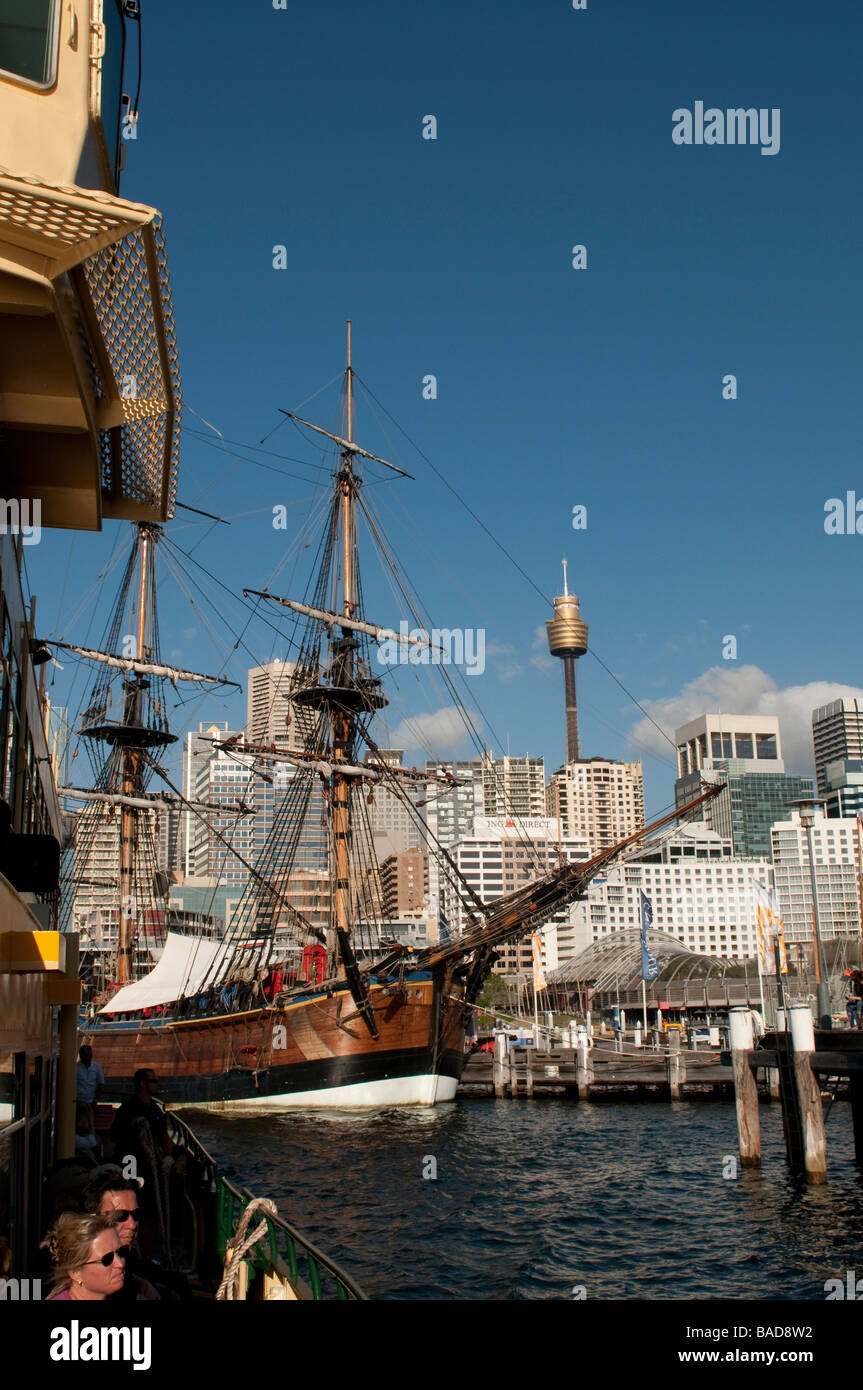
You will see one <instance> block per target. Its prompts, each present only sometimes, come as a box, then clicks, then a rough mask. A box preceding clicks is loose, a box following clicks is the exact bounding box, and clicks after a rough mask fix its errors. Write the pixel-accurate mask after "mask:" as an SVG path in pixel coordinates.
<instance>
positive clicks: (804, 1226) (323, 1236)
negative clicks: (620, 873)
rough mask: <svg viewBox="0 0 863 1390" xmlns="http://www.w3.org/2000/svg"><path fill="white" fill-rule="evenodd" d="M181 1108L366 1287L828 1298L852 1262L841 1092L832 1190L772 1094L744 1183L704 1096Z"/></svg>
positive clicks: (726, 1107)
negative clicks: (787, 1155) (430, 1106)
mask: <svg viewBox="0 0 863 1390" xmlns="http://www.w3.org/2000/svg"><path fill="white" fill-rule="evenodd" d="M183 1113H184V1116H185V1118H186V1119H187V1120H188V1122H189V1123H190V1124H191V1125H192V1127H193V1128H194V1130H195V1132H196V1134H197V1135H198V1137H199V1138H200V1139H201V1141H202V1142H203V1143H204V1144H205V1145H206V1147H207V1148H208V1149H209V1150H210V1152H211V1153H212V1154H213V1156H214V1157H215V1158H216V1159H217V1160H218V1161H219V1162H220V1163H223V1164H225V1165H226V1167H227V1168H228V1170H230V1169H231V1168H235V1169H236V1173H237V1176H238V1177H240V1175H241V1182H242V1183H243V1184H247V1185H248V1186H249V1187H250V1188H251V1189H252V1190H253V1191H254V1192H255V1193H258V1194H261V1195H266V1196H269V1197H271V1198H272V1199H273V1200H274V1201H275V1202H276V1203H277V1205H278V1207H279V1210H280V1212H281V1213H282V1214H283V1215H284V1216H285V1217H286V1218H287V1219H288V1220H289V1221H292V1222H293V1223H294V1224H295V1225H296V1226H298V1227H299V1228H300V1230H302V1231H303V1232H304V1233H305V1234H307V1235H309V1236H310V1237H311V1238H312V1239H313V1240H315V1241H316V1242H318V1243H319V1244H320V1245H321V1247H322V1248H323V1249H325V1250H327V1251H328V1252H329V1253H331V1254H332V1255H333V1256H334V1257H335V1258H336V1259H337V1260H338V1261H339V1262H340V1263H341V1264H342V1265H343V1266H344V1267H345V1269H347V1270H349V1271H350V1272H351V1274H352V1275H353V1276H354V1277H355V1278H356V1279H357V1280H358V1281H359V1282H360V1284H361V1285H362V1286H363V1288H364V1289H365V1290H366V1292H367V1293H368V1294H369V1296H370V1297H372V1298H381V1299H411V1300H413V1299H417V1300H421V1299H468V1300H469V1299H545V1300H548V1299H552V1300H560V1299H572V1298H574V1297H586V1298H587V1299H589V1300H612V1299H616V1300H624V1299H639V1300H643V1299H684V1298H695V1299H751V1300H760V1299H783V1300H787V1299H792V1300H796V1299H810V1300H821V1301H823V1300H824V1298H825V1290H824V1284H825V1281H826V1280H827V1279H830V1278H835V1277H839V1278H841V1279H843V1280H844V1278H845V1273H846V1271H847V1270H849V1269H854V1268H855V1262H856V1266H857V1267H858V1268H859V1270H860V1272H861V1273H863V1173H861V1171H860V1170H859V1169H858V1168H857V1167H856V1166H855V1163H854V1151H853V1141H852V1134H851V1114H850V1107H849V1106H848V1105H846V1104H842V1103H839V1102H836V1103H835V1104H834V1105H833V1106H832V1109H831V1113H830V1115H829V1119H828V1123H827V1138H828V1163H829V1182H828V1184H827V1185H826V1186H823V1187H807V1185H806V1184H805V1183H804V1182H803V1181H801V1180H797V1179H794V1178H792V1177H791V1176H790V1175H789V1173H788V1171H787V1169H786V1167H785V1163H784V1148H783V1140H782V1121H781V1113H780V1108H779V1106H778V1104H773V1105H770V1106H765V1105H762V1107H761V1123H762V1137H763V1163H762V1167H761V1169H760V1170H755V1171H747V1172H742V1171H741V1172H739V1173H738V1176H737V1177H736V1178H734V1177H730V1176H723V1174H724V1173H730V1172H732V1171H733V1159H734V1155H735V1154H736V1126H735V1117H734V1106H733V1103H729V1102H717V1101H714V1100H711V1101H707V1100H705V1101H703V1102H699V1101H687V1102H680V1103H677V1104H673V1105H669V1104H659V1103H638V1102H630V1101H621V1100H614V1101H606V1102H602V1101H600V1102H592V1103H590V1104H582V1105H578V1104H575V1103H572V1102H570V1101H566V1100H555V1099H551V1098H549V1099H542V1100H515V1101H511V1100H495V1101H492V1100H484V1099H464V1100H461V1099H460V1100H458V1101H456V1102H455V1103H454V1104H452V1105H448V1106H442V1107H438V1108H436V1109H434V1110H420V1109H391V1110H384V1111H378V1112H374V1113H359V1112H353V1113H352V1112H346V1111H345V1112H336V1113H331V1114H323V1113H317V1114H316V1113H302V1114H288V1115H283V1116H273V1115H260V1114H257V1113H254V1112H246V1113H245V1114H243V1115H237V1114H230V1115H229V1114H215V1113H211V1112H205V1111H184V1112H183ZM430 1160H434V1163H431V1162H430ZM729 1160H731V1161H729ZM435 1166H436V1171H437V1177H436V1178H434V1177H431V1176H428V1177H424V1176H423V1174H424V1172H425V1173H429V1174H430V1173H433V1172H434V1171H435ZM228 1175H229V1176H230V1171H229V1174H228ZM235 1180H236V1179H235ZM582 1289H583V1293H582V1292H581V1290H582Z"/></svg>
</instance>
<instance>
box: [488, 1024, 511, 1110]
mask: <svg viewBox="0 0 863 1390" xmlns="http://www.w3.org/2000/svg"><path fill="white" fill-rule="evenodd" d="M508 1081H509V1053H508V1052H507V1040H506V1034H505V1033H495V1035H494V1063H493V1065H492V1084H493V1086H494V1093H495V1095H496V1096H497V1097H499V1098H500V1097H502V1096H505V1095H506V1087H507V1082H508Z"/></svg>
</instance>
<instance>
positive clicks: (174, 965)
mask: <svg viewBox="0 0 863 1390" xmlns="http://www.w3.org/2000/svg"><path fill="white" fill-rule="evenodd" d="M220 952H221V954H222V955H223V957H224V960H223V962H222V965H221V967H220V968H218V969H217V970H215V971H214V972H213V974H212V975H211V967H212V966H213V962H214V961H215V960H216V958H217V956H218V955H219V954H220ZM230 959H231V953H230V952H227V951H226V950H225V943H224V942H223V941H211V940H209V939H207V938H205V937H201V936H183V935H182V934H181V933H180V932H168V935H167V938H166V940H165V950H164V952H163V953H162V957H161V959H160V960H159V961H158V962H157V964H156V965H155V966H154V967H153V969H152V970H151V971H150V973H149V975H145V976H144V978H143V980H135V982H134V983H133V984H131V985H124V986H123V988H122V989H120V990H118V991H117V993H116V994H115V995H114V997H113V999H109V1001H108V1003H107V1004H104V1005H103V1006H102V1008H101V1009H100V1010H99V1013H100V1014H116V1013H127V1012H132V1011H133V1010H138V1009H149V1008H152V1007H153V1005H155V1004H172V1003H174V1001H175V1000H177V999H181V998H182V997H183V995H188V994H194V993H195V992H196V990H199V989H200V988H201V986H202V985H203V983H204V981H205V980H207V982H208V984H213V983H214V979H215V980H218V979H221V977H222V976H223V975H224V973H225V967H226V965H227V964H228V962H229V960H230Z"/></svg>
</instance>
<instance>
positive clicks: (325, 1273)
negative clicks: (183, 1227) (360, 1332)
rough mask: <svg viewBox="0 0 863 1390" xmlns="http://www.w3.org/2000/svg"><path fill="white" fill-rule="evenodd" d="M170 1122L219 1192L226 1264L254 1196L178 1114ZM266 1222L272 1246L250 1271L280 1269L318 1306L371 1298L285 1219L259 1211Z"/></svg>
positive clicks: (255, 1254) (220, 1242)
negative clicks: (225, 1171) (234, 1180)
mask: <svg viewBox="0 0 863 1390" xmlns="http://www.w3.org/2000/svg"><path fill="white" fill-rule="evenodd" d="M167 1120H168V1124H169V1127H170V1128H171V1130H172V1138H173V1140H174V1142H175V1143H177V1144H178V1145H179V1146H180V1147H181V1148H184V1149H187V1150H188V1151H189V1152H190V1153H191V1154H193V1155H194V1157H195V1159H196V1160H197V1162H198V1163H199V1164H200V1165H201V1167H202V1168H203V1170H204V1173H205V1174H206V1178H207V1181H208V1183H209V1185H210V1190H211V1191H214V1192H215V1198H216V1245H217V1251H218V1254H219V1258H220V1259H221V1260H222V1261H223V1262H224V1260H225V1252H226V1250H227V1247H228V1246H229V1245H230V1244H231V1241H232V1238H233V1236H234V1235H235V1233H236V1231H237V1228H238V1226H239V1224H240V1221H241V1220H242V1217H243V1213H244V1211H245V1210H246V1207H247V1206H248V1205H249V1203H250V1202H252V1201H254V1196H253V1194H252V1193H251V1192H249V1191H248V1189H247V1188H243V1189H242V1190H240V1189H239V1188H237V1187H235V1186H234V1184H233V1183H232V1182H231V1181H230V1180H229V1179H228V1178H226V1177H225V1175H224V1174H223V1173H221V1172H220V1171H219V1166H218V1164H217V1163H216V1160H215V1159H214V1158H213V1156H212V1154H210V1153H209V1152H208V1151H207V1149H205V1148H204V1145H203V1144H202V1143H201V1141H200V1140H199V1139H198V1138H196V1136H195V1135H194V1133H193V1132H192V1130H191V1129H190V1128H189V1126H188V1125H187V1124H186V1123H185V1121H183V1120H181V1119H180V1118H179V1116H178V1115H176V1114H174V1113H173V1112H172V1111H168V1112H167ZM262 1220H266V1222H267V1239H266V1244H264V1243H263V1242H262V1243H259V1244H258V1245H257V1246H255V1247H253V1249H252V1250H250V1251H249V1253H248V1258H247V1260H245V1261H244V1263H245V1264H246V1265H247V1266H248V1268H249V1272H251V1271H255V1272H258V1273H263V1272H266V1271H267V1270H270V1269H272V1270H275V1271H276V1273H278V1274H279V1275H280V1277H282V1278H285V1277H287V1278H289V1279H290V1281H291V1284H292V1285H293V1286H294V1287H295V1288H296V1289H297V1290H298V1291H299V1293H300V1294H301V1296H302V1297H303V1298H309V1299H311V1300H313V1301H316V1302H319V1301H325V1300H333V1299H335V1300H338V1301H341V1302H344V1301H348V1300H352V1299H353V1300H361V1301H364V1302H365V1301H367V1299H368V1295H367V1294H365V1293H363V1291H362V1289H361V1288H360V1286H359V1284H357V1282H356V1281H355V1280H354V1279H352V1278H351V1276H350V1275H349V1274H346V1273H345V1271H344V1270H343V1269H341V1268H340V1267H339V1265H337V1264H336V1262H335V1260H333V1259H331V1258H330V1256H329V1255H325V1254H324V1252H323V1251H322V1250H319V1249H318V1247H317V1246H316V1245H314V1244H313V1243H312V1241H310V1240H309V1239H308V1238H307V1237H306V1236H304V1235H303V1234H302V1233H301V1232H300V1231H298V1230H297V1228H296V1227H295V1226H292V1225H291V1223H290V1222H289V1221H286V1220H285V1219H284V1217H282V1216H270V1215H269V1214H267V1213H264V1212H261V1211H258V1212H255V1213H254V1214H253V1217H252V1227H254V1226H256V1225H258V1224H259V1222H260V1221H262Z"/></svg>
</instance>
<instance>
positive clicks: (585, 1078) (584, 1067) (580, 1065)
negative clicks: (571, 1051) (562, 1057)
mask: <svg viewBox="0 0 863 1390" xmlns="http://www.w3.org/2000/svg"><path fill="white" fill-rule="evenodd" d="M575 1078H576V1082H577V1084H578V1098H579V1100H589V1099H590V1086H591V1082H592V1081H593V1067H592V1066H591V1065H590V1039H589V1038H588V1036H587V1034H586V1033H579V1035H578V1047H577V1048H576V1053H575Z"/></svg>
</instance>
